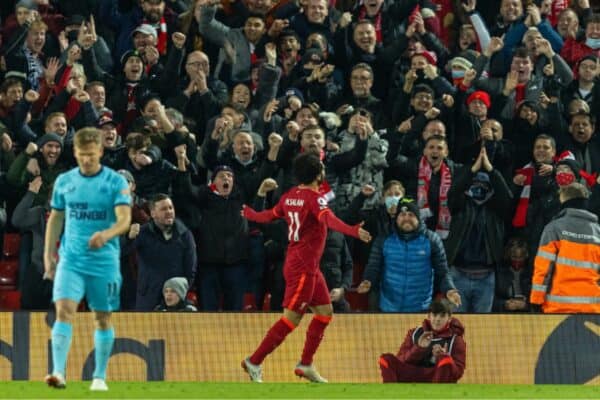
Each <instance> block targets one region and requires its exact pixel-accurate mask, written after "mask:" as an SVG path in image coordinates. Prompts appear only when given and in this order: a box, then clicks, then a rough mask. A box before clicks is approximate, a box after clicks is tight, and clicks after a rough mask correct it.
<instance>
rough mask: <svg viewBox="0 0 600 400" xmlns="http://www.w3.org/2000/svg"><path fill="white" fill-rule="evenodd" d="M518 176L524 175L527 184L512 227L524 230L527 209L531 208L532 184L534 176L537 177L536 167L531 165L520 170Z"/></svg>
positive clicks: (524, 185) (524, 184)
mask: <svg viewBox="0 0 600 400" xmlns="http://www.w3.org/2000/svg"><path fill="white" fill-rule="evenodd" d="M516 172H517V175H524V176H525V182H524V183H523V190H522V191H521V196H520V197H519V202H518V203H517V209H516V211H515V215H514V217H513V220H512V225H513V226H514V227H515V228H523V227H524V226H525V224H526V223H527V209H528V208H529V196H530V195H531V182H532V181H533V175H535V165H534V164H533V163H529V164H527V165H525V166H524V167H523V168H521V169H518V170H517V171H516Z"/></svg>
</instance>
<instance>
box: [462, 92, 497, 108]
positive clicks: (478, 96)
mask: <svg viewBox="0 0 600 400" xmlns="http://www.w3.org/2000/svg"><path fill="white" fill-rule="evenodd" d="M473 100H481V101H482V102H483V104H485V106H486V107H487V108H490V106H491V105H492V101H491V100H490V95H489V94H488V93H487V92H484V91H483V90H477V91H475V92H473V93H471V95H470V96H469V97H467V105H469V104H471V102H472V101H473Z"/></svg>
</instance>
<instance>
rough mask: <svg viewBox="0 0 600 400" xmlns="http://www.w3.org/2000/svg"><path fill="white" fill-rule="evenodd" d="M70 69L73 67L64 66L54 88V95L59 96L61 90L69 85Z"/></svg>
mask: <svg viewBox="0 0 600 400" xmlns="http://www.w3.org/2000/svg"><path fill="white" fill-rule="evenodd" d="M72 69H73V66H71V65H66V66H65V69H64V70H63V74H62V75H61V77H60V79H59V80H58V83H57V84H56V85H55V86H54V94H59V93H60V91H61V90H63V89H64V88H66V87H67V84H68V83H69V78H70V77H71V70H72Z"/></svg>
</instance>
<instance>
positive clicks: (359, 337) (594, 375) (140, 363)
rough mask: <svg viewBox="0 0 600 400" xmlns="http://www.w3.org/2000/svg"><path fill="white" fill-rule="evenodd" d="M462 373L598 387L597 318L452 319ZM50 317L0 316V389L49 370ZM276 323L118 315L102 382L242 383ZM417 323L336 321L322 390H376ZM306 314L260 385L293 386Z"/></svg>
mask: <svg viewBox="0 0 600 400" xmlns="http://www.w3.org/2000/svg"><path fill="white" fill-rule="evenodd" d="M456 317H458V318H459V319H460V320H461V321H462V322H463V323H464V325H465V327H466V332H465V336H464V337H465V340H466V343H467V369H466V371H465V375H464V377H463V379H462V380H461V382H463V383H506V384H519V383H523V384H528V383H577V384H584V383H587V384H596V385H597V384H600V315H571V316H569V315H503V314H501V315H460V314H457V315H456ZM53 318H54V314H52V313H38V312H32V313H28V312H15V313H8V312H7V313H0V381H6V380H40V379H42V378H43V376H44V375H45V374H46V373H47V371H48V368H49V365H50V362H51V361H50V357H49V355H50V341H49V340H50V329H51V325H52V322H53ZM278 318H279V315H278V314H273V313H256V314H255V313H241V314H237V313H222V314H213V313H208V314H207V313H117V314H114V316H113V321H114V325H115V328H116V336H117V339H116V342H115V347H114V349H113V354H112V356H111V358H110V363H109V368H108V377H107V378H108V380H110V381H145V380H158V381H161V380H165V381H224V382H227V381H230V382H243V381H246V380H247V379H248V378H247V376H246V375H245V374H244V373H243V371H242V369H241V368H240V361H241V360H242V359H243V358H244V357H246V356H247V355H248V354H249V353H250V352H251V351H252V350H254V348H255V347H256V346H257V345H258V343H259V342H260V340H261V339H262V338H263V336H264V334H265V332H266V331H267V329H268V328H269V327H270V326H271V325H272V324H273V323H274V322H275V321H276V320H277V319H278ZM422 320H423V315H421V314H342V315H335V316H334V318H333V321H332V324H331V325H330V327H329V328H328V329H327V331H326V332H325V339H324V340H323V342H322V344H321V347H320V348H319V351H318V353H317V355H316V357H315V365H316V366H317V367H318V369H319V371H320V372H321V373H322V375H323V376H325V377H327V378H328V379H329V381H330V382H380V375H379V368H378V364H377V360H378V358H379V355H380V354H381V353H385V352H392V353H396V351H397V350H398V348H399V347H400V344H401V343H402V340H403V339H404V336H405V334H406V331H407V330H408V329H409V328H412V327H415V326H417V325H419V324H420V323H421V322H422ZM309 322H310V315H307V316H306V317H305V318H304V320H303V321H302V323H301V325H300V326H299V327H298V328H297V329H296V330H295V331H294V332H292V334H290V336H288V338H287V340H286V341H285V342H284V343H283V344H282V346H281V347H280V348H279V349H277V351H276V352H274V353H273V354H271V356H269V357H268V358H267V359H266V361H265V363H264V364H263V366H264V377H265V380H266V381H268V382H286V381H294V380H295V376H294V374H293V368H294V366H295V365H296V363H297V362H298V360H299V358H300V354H301V351H302V346H303V342H304V338H305V332H306V328H307V326H308V323H309ZM93 329H94V320H93V315H92V314H91V313H79V314H78V315H77V318H76V320H75V322H74V326H73V343H72V347H71V353H70V355H69V360H68V368H67V376H68V379H69V380H87V379H91V374H92V371H93Z"/></svg>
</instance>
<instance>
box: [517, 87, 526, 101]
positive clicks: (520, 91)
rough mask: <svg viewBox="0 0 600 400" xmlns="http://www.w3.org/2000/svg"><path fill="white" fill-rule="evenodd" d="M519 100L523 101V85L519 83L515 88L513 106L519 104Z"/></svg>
mask: <svg viewBox="0 0 600 400" xmlns="http://www.w3.org/2000/svg"><path fill="white" fill-rule="evenodd" d="M521 100H525V84H524V83H519V84H518V85H517V87H516V88H515V104H519V103H520V102H521Z"/></svg>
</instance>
